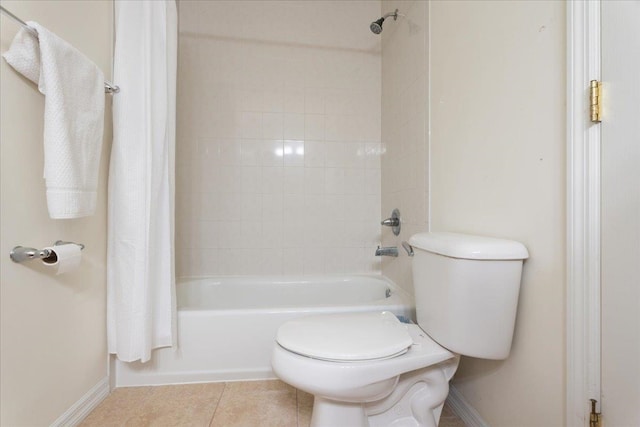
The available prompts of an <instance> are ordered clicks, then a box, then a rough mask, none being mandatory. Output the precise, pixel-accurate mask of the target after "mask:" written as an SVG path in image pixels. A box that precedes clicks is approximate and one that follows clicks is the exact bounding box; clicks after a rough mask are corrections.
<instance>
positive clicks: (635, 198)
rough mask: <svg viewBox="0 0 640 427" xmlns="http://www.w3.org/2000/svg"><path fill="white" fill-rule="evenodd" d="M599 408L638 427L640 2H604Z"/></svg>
mask: <svg viewBox="0 0 640 427" xmlns="http://www.w3.org/2000/svg"><path fill="white" fill-rule="evenodd" d="M601 8H602V9H601V13H602V15H601V18H602V21H601V23H602V82H603V106H604V111H603V122H602V124H601V126H602V128H601V131H602V151H601V168H602V169H601V174H602V175H601V176H602V187H601V188H602V193H601V195H602V196H601V197H602V198H601V200H602V212H601V215H602V217H601V218H602V222H601V239H602V240H601V242H602V265H601V272H602V276H601V286H602V287H601V292H602V331H601V332H602V360H601V362H602V372H601V384H602V402H601V411H602V414H603V424H604V425H605V426H607V427H627V426H629V427H631V426H634V427H637V426H640V0H630V1H629V0H627V1H610V0H606V1H602V3H601Z"/></svg>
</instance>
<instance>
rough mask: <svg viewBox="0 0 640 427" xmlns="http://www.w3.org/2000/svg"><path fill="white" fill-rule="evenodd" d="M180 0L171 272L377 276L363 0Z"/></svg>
mask: <svg viewBox="0 0 640 427" xmlns="http://www.w3.org/2000/svg"><path fill="white" fill-rule="evenodd" d="M337 5H338V3H336V2H332V1H326V2H325V1H314V2H294V1H291V2H289V1H282V2H276V1H255V2H254V1H212V2H203V1H180V2H179V12H180V35H179V37H180V40H179V43H180V44H179V60H178V61H179V62H178V126H177V130H178V137H177V166H176V170H177V182H176V205H177V206H176V249H177V250H176V254H177V274H178V275H179V276H193V275H216V274H223V275H245V274H338V273H367V272H379V260H378V259H377V258H376V257H374V252H375V248H376V245H377V244H378V243H379V241H380V226H379V221H380V211H381V210H380V204H381V178H380V174H381V170H380V157H381V153H382V151H383V149H382V145H381V141H380V132H381V131H380V120H381V117H380V115H381V103H380V95H381V94H380V92H381V81H380V79H381V58H380V38H379V37H378V36H374V35H373V34H372V33H371V32H370V31H369V28H368V27H369V23H370V22H371V21H372V20H373V19H375V18H377V17H378V16H379V15H380V3H379V2H376V1H362V2H340V3H339V7H337Z"/></svg>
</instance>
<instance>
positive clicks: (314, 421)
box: [311, 396, 369, 427]
mask: <svg viewBox="0 0 640 427" xmlns="http://www.w3.org/2000/svg"><path fill="white" fill-rule="evenodd" d="M336 426H349V427H369V422H368V421H367V415H366V414H365V412H364V407H363V405H362V404H361V403H348V402H338V401H335V400H330V399H325V398H324V397H319V396H315V398H314V399H313V413H312V415H311V427H336Z"/></svg>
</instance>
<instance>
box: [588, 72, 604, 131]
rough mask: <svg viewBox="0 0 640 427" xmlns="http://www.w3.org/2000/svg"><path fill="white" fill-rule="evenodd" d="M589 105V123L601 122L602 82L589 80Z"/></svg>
mask: <svg viewBox="0 0 640 427" xmlns="http://www.w3.org/2000/svg"><path fill="white" fill-rule="evenodd" d="M589 103H590V104H591V111H590V112H591V121H592V122H594V123H600V122H601V121H602V82H599V81H597V80H591V82H590V83H589Z"/></svg>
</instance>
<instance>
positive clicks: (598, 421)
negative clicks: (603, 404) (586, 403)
mask: <svg viewBox="0 0 640 427" xmlns="http://www.w3.org/2000/svg"><path fill="white" fill-rule="evenodd" d="M589 400H591V412H590V413H589V427H602V414H601V413H600V412H596V402H597V400H595V399H589Z"/></svg>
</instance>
